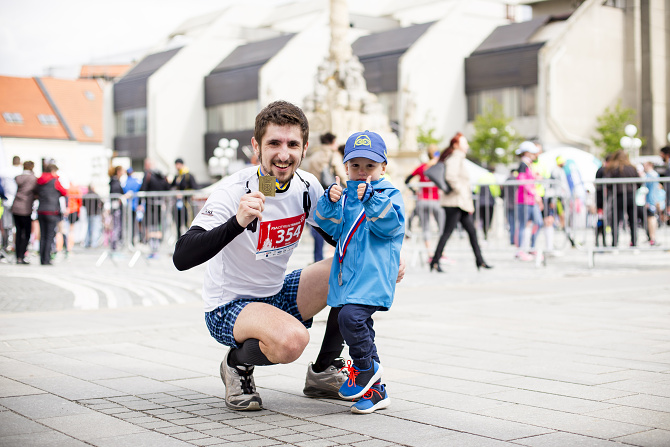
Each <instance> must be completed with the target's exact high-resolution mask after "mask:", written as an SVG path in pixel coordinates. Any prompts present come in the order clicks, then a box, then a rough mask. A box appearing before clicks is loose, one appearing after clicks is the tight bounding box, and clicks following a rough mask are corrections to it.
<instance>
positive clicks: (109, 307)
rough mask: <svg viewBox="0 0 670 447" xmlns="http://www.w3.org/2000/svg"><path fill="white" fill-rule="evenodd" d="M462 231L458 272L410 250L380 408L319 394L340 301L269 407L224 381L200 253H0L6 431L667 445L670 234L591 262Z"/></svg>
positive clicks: (110, 446) (534, 446)
mask: <svg viewBox="0 0 670 447" xmlns="http://www.w3.org/2000/svg"><path fill="white" fill-rule="evenodd" d="M309 249H310V246H309V244H305V245H301V247H300V248H299V252H298V253H296V255H295V256H294V258H293V260H292V267H297V266H300V265H306V264H307V263H309V261H310V259H309V258H310V253H309ZM448 249H450V251H449V252H448V255H449V257H451V258H452V259H453V260H454V261H455V263H454V264H447V263H446V262H445V268H446V270H447V273H444V274H436V273H432V274H431V273H428V271H427V268H426V267H425V265H422V262H421V260H420V259H417V258H416V257H415V256H414V254H413V253H411V252H406V258H407V259H408V264H409V266H408V271H407V276H406V278H405V280H404V281H403V282H402V283H401V284H400V285H399V286H398V288H397V293H396V298H395V302H394V305H393V307H392V309H391V310H390V311H389V312H381V313H379V314H377V315H376V317H375V330H376V331H377V345H378V349H379V352H380V355H381V359H382V362H383V364H384V368H385V374H384V382H385V383H386V384H387V387H388V390H389V395H390V397H391V399H392V405H391V406H390V407H389V408H387V409H385V410H381V411H378V412H376V413H374V414H372V415H354V414H351V413H350V411H349V406H350V403H348V402H344V401H338V400H329V399H308V398H305V397H304V396H303V395H302V392H301V391H302V387H303V384H304V377H305V371H306V368H307V364H308V363H309V362H310V361H313V360H314V358H315V356H316V353H317V352H318V347H319V345H320V342H321V338H322V335H323V330H324V327H325V312H323V313H321V314H319V315H318V316H317V318H316V321H315V325H314V327H313V328H312V329H311V331H310V335H311V341H310V344H309V346H308V348H307V349H306V351H305V353H304V354H303V355H302V357H301V358H300V359H299V360H297V361H296V362H294V363H292V364H290V365H274V366H269V367H259V368H257V370H256V373H255V377H256V383H257V386H258V388H259V392H260V393H261V396H262V398H263V403H264V406H265V409H264V410H262V411H259V412H249V413H241V412H235V411H231V410H228V409H227V408H226V407H225V404H224V401H223V397H224V387H223V385H222V384H221V380H220V378H219V377H218V365H219V363H220V361H221V358H222V357H223V353H224V348H222V347H221V346H220V345H218V344H217V343H216V342H215V341H213V339H212V338H211V337H210V336H209V334H208V333H207V329H206V328H205V325H204V321H203V315H202V308H201V302H200V298H199V294H200V293H199V289H200V287H201V281H202V268H203V267H198V268H196V269H193V270H191V271H188V272H177V271H176V270H175V269H174V267H172V266H171V262H170V259H169V257H168V256H164V257H162V258H159V259H158V260H151V261H147V260H144V259H140V260H138V261H137V263H136V264H135V265H134V267H132V268H131V267H128V264H129V263H130V261H131V255H130V254H122V255H120V256H119V257H117V258H115V259H113V260H111V259H106V260H105V261H104V262H103V263H102V265H100V266H96V262H97V261H98V260H99V259H100V252H90V253H89V252H75V253H74V255H73V256H71V257H70V258H69V259H67V260H61V261H60V262H58V263H57V264H56V265H55V266H53V267H41V266H39V265H30V266H16V265H11V264H0V284H1V287H0V446H33V445H34V446H86V445H89V446H90V445H94V446H101V447H117V446H133V447H134V446H161V447H162V446H168V447H169V446H194V445H196V446H204V445H214V446H223V445H226V446H274V445H289V446H300V447H309V446H350V447H378V446H397V445H401V446H442V445H444V446H476V447H481V446H483V447H487V446H493V447H502V446H529V447H552V446H595V447H606V446H607V447H608V446H624V445H626V446H627V445H634V446H655V447H661V446H662V447H667V446H668V445H670V354H669V353H670V325H668V322H669V321H670V300H669V297H670V279H669V278H670V276H669V275H668V273H670V253H667V252H661V251H658V252H654V253H645V252H642V253H638V254H633V253H621V254H619V255H618V256H615V255H603V256H602V257H600V258H599V259H598V262H597V263H596V268H594V269H588V268H586V260H585V258H584V255H583V254H581V253H576V252H568V253H566V254H565V256H563V257H560V258H550V259H548V262H547V265H546V266H542V265H535V264H533V263H522V262H519V261H514V260H513V259H512V257H511V256H510V254H509V253H508V252H501V251H493V250H487V248H486V247H485V248H484V253H485V256H486V260H487V262H489V263H491V264H493V265H494V266H495V268H494V269H493V270H490V271H485V272H484V271H482V272H478V271H477V270H476V269H475V266H474V260H473V259H472V254H471V253H470V252H469V250H468V249H463V247H462V246H461V245H459V242H458V241H454V242H452V241H450V245H449V246H448ZM345 354H346V351H345Z"/></svg>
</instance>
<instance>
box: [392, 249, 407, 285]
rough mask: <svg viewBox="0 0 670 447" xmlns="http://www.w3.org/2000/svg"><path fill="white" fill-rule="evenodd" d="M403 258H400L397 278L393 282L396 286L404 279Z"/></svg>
mask: <svg viewBox="0 0 670 447" xmlns="http://www.w3.org/2000/svg"><path fill="white" fill-rule="evenodd" d="M405 267H406V266H405V258H403V257H402V256H401V257H400V265H399V268H398V278H397V279H396V280H395V282H396V284H397V283H399V282H400V281H402V279H403V278H404V277H405Z"/></svg>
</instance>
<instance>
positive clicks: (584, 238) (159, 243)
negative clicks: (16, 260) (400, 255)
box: [62, 177, 670, 267]
mask: <svg viewBox="0 0 670 447" xmlns="http://www.w3.org/2000/svg"><path fill="white" fill-rule="evenodd" d="M650 182H653V184H654V185H656V186H655V187H658V188H660V190H662V192H664V193H665V194H664V195H665V199H664V204H665V205H666V207H665V208H663V207H659V208H663V209H657V210H655V211H654V212H652V211H651V210H650V208H649V207H648V206H647V205H646V204H645V203H644V200H642V199H643V194H642V193H641V192H640V187H641V186H643V185H645V184H646V186H649V185H651V183H650ZM527 184H533V185H535V186H536V187H538V186H539V187H540V189H541V190H544V196H543V199H542V205H543V208H544V210H545V213H544V217H543V218H542V219H541V220H540V221H541V223H542V224H543V225H545V224H551V226H552V228H553V231H547V230H546V228H542V229H540V230H539V231H538V232H537V238H536V240H535V247H534V248H533V249H532V250H534V251H536V253H537V254H536V258H535V260H536V264H538V265H540V264H545V263H546V262H547V257H552V256H560V255H561V254H562V253H563V252H564V251H565V250H568V249H576V250H580V251H582V252H583V253H585V254H586V256H587V260H588V261H587V262H588V266H589V267H593V266H594V262H595V254H599V253H608V252H616V251H635V252H638V251H658V250H668V249H670V218H669V217H668V209H667V197H668V196H670V178H669V177H661V178H653V179H652V178H648V177H640V178H628V179H596V180H595V181H594V182H592V183H590V184H588V187H586V186H585V185H578V186H579V187H578V188H576V189H574V190H573V191H570V190H568V189H567V188H565V185H561V184H559V183H558V182H556V181H553V180H541V181H517V180H508V181H505V182H502V183H495V185H496V186H498V187H499V188H500V191H501V192H502V194H501V195H500V196H498V197H488V198H487V197H486V194H485V193H486V192H487V191H490V189H489V184H487V183H480V184H473V185H472V187H473V190H475V188H476V187H478V190H479V192H480V193H479V194H474V193H473V201H474V205H475V212H474V220H475V225H476V228H477V231H478V239H479V241H480V245H483V249H484V250H485V251H486V252H489V251H499V252H505V253H509V256H510V259H513V258H514V253H516V252H517V251H518V250H519V248H518V246H519V241H518V222H517V221H518V217H519V207H518V205H517V203H516V198H517V193H518V189H519V187H520V186H521V185H527ZM659 185H660V186H659ZM408 186H410V187H412V188H413V189H414V190H416V191H417V192H418V193H420V188H421V187H428V186H434V185H433V184H432V183H419V182H413V183H410V184H409V185H408ZM631 186H632V187H633V189H634V190H635V193H634V195H633V198H632V201H631V199H630V197H629V196H628V195H626V194H624V195H621V194H618V193H619V192H622V191H623V190H624V189H625V188H630V187H631ZM600 191H602V194H603V205H602V211H601V212H599V210H598V208H597V206H596V204H597V197H596V193H597V192H600ZM636 195H637V199H638V200H639V201H640V202H635V199H636ZM660 195H661V196H662V195H663V194H660ZM70 197H71V198H72V199H81V200H82V203H83V205H84V206H82V208H81V210H80V213H79V218H78V220H77V221H76V222H74V223H73V224H70V225H68V218H66V217H65V218H64V219H63V222H64V224H65V225H64V226H68V227H69V228H66V229H65V230H62V231H63V232H65V233H69V234H70V237H72V238H73V239H74V242H75V244H77V245H80V246H87V245H91V246H102V247H104V248H105V250H104V251H103V252H102V254H101V255H100V258H99V259H98V262H97V264H98V265H101V264H102V263H104V262H105V261H106V260H108V259H111V260H112V261H113V262H117V259H118V258H119V256H118V254H119V253H125V254H129V255H130V261H129V263H128V265H129V266H131V267H132V266H134V265H135V263H136V262H137V261H138V260H139V259H141V258H143V257H144V258H145V259H150V258H152V257H154V256H157V255H159V254H161V255H171V254H172V251H173V249H174V245H175V243H176V242H177V239H178V237H179V235H181V234H183V233H185V232H186V231H187V230H188V227H189V226H190V224H191V221H192V220H193V218H194V216H196V215H197V214H198V213H199V212H200V210H201V208H202V207H203V206H204V204H205V202H206V200H207V197H208V193H207V192H205V191H199V190H196V191H161V192H138V193H136V194H134V195H131V194H124V195H120V194H113V195H108V196H103V197H100V196H94V195H91V194H86V195H80V196H70ZM95 197H99V198H100V200H101V202H102V203H101V204H99V205H98V206H94V207H95V208H99V209H98V210H96V211H94V212H93V213H92V212H91V210H88V209H87V207H86V206H85V205H86V204H89V206H90V204H91V203H92V202H91V199H93V198H95ZM406 197H407V196H406ZM489 199H491V200H489ZM412 202H413V203H412ZM631 202H635V203H631ZM426 205H431V206H434V204H426V203H422V200H421V195H420V194H415V195H413V196H412V198H411V201H408V202H407V203H406V211H407V228H408V230H409V229H411V230H410V231H408V237H409V240H408V241H407V243H406V246H407V248H408V250H409V259H408V262H409V263H410V265H416V264H417V263H418V262H420V263H421V264H425V263H427V262H428V258H429V257H430V256H431V255H432V254H433V250H434V249H435V245H436V244H437V240H438V239H439V236H440V234H441V231H442V228H441V225H443V223H438V222H436V221H434V218H433V217H430V216H434V214H433V211H432V210H431V207H430V206H426ZM440 210H441V207H440ZM415 211H416V213H415ZM441 212H442V213H443V212H444V211H443V210H441ZM629 212H630V217H628V216H627V213H629ZM549 215H551V216H553V217H551V218H547V216H549ZM426 218H429V219H430V220H431V222H430V224H429V226H428V227H427V229H428V232H427V234H425V233H424V231H423V229H422V228H421V224H420V221H421V220H422V219H426ZM72 220H74V219H72ZM72 220H70V222H72ZM631 224H633V227H634V230H635V232H634V233H633V232H631V231H630V230H631ZM89 225H91V226H92V230H93V233H94V234H93V240H89V239H90V238H86V236H85V234H86V232H87V231H88V229H89ZM524 233H525V234H526V235H528V234H530V233H531V231H525V232H524ZM549 233H551V234H553V236H550V234H549ZM632 234H635V236H636V237H635V244H634V245H633V238H632V237H631V235H632ZM454 238H458V239H460V240H462V241H463V242H464V243H463V244H454V243H451V242H450V243H449V244H448V245H447V247H446V250H447V253H448V252H449V251H453V250H454V249H456V250H470V247H469V244H467V243H465V242H466V240H467V237H466V235H465V234H464V232H463V231H462V229H457V230H456V231H455V234H454V235H452V237H451V239H450V241H451V240H452V239H454ZM614 238H616V239H618V241H617V242H618V244H617V246H616V247H614V246H612V242H613V239H614ZM650 238H651V239H653V241H654V243H653V244H651V243H650ZM603 239H604V240H605V243H603ZM72 242H73V241H72V240H71V241H70V242H69V244H70V245H72ZM521 243H522V244H524V241H521ZM525 245H528V242H525ZM124 257H125V256H124Z"/></svg>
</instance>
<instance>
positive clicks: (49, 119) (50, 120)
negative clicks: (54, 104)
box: [37, 113, 58, 126]
mask: <svg viewBox="0 0 670 447" xmlns="http://www.w3.org/2000/svg"><path fill="white" fill-rule="evenodd" d="M37 119H38V120H40V123H42V124H44V125H45V126H56V125H58V120H57V119H56V117H55V116H53V115H47V114H42V113H41V114H39V115H37Z"/></svg>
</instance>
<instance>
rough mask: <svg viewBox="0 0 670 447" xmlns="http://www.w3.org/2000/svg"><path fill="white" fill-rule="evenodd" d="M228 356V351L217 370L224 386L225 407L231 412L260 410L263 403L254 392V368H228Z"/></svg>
mask: <svg viewBox="0 0 670 447" xmlns="http://www.w3.org/2000/svg"><path fill="white" fill-rule="evenodd" d="M228 354H230V350H229V351H228V352H227V353H226V355H225V357H223V361H222V362H221V367H220V369H219V371H220V373H221V380H223V384H224V385H225V386H226V407H228V408H230V409H232V410H261V409H262V408H263V402H262V401H261V396H259V395H258V393H257V392H256V383H255V382H254V367H253V366H251V365H249V366H234V367H233V366H228Z"/></svg>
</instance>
